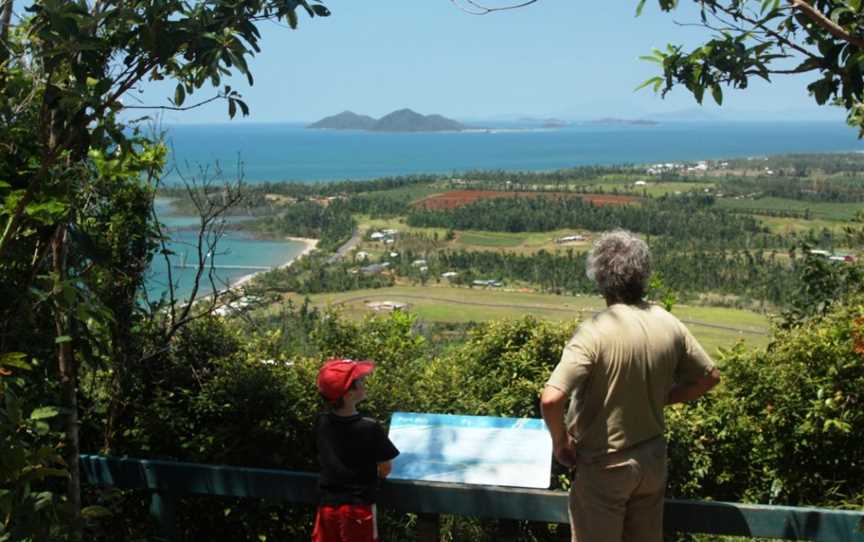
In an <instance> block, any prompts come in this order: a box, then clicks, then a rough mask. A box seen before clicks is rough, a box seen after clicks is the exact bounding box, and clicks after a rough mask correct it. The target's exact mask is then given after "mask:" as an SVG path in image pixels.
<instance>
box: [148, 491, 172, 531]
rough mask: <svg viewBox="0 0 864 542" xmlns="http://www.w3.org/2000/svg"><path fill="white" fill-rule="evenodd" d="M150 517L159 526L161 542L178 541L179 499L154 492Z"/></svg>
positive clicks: (151, 496) (151, 495) (151, 498)
mask: <svg viewBox="0 0 864 542" xmlns="http://www.w3.org/2000/svg"><path fill="white" fill-rule="evenodd" d="M150 517H152V518H153V520H154V521H156V523H157V524H158V525H159V536H158V538H157V540H159V542H176V541H177V497H176V496H175V495H172V494H170V493H159V492H156V491H154V492H153V493H151V494H150Z"/></svg>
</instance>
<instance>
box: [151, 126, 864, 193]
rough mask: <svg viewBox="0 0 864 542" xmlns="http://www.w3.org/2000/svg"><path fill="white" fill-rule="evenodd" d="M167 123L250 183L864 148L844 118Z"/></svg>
mask: <svg viewBox="0 0 864 542" xmlns="http://www.w3.org/2000/svg"><path fill="white" fill-rule="evenodd" d="M167 130H168V136H169V140H170V142H171V144H172V146H173V149H174V159H175V162H176V163H177V164H179V166H180V168H181V170H183V171H186V172H187V173H188V172H189V171H190V169H192V170H194V169H195V168H197V166H199V165H212V164H214V163H216V162H217V161H218V162H219V163H220V164H221V165H222V167H223V168H224V169H225V170H226V171H227V172H231V174H232V175H233V173H234V172H235V170H236V165H237V162H238V159H239V160H241V161H242V162H243V165H244V168H243V169H244V171H245V179H246V180H247V181H248V182H260V181H281V180H306V181H320V180H342V179H371V178H375V177H381V176H388V175H403V174H409V173H450V172H458V171H465V170H470V169H507V170H551V169H558V168H565V167H572V166H577V165H585V164H623V163H649V162H668V161H672V160H703V159H713V158H735V157H744V156H758V155H766V154H782V153H790V152H831V151H852V150H864V143H862V142H861V141H859V140H858V139H857V133H856V131H855V130H852V129H850V128H849V127H847V126H846V125H844V124H843V123H840V122H787V123H777V122H775V123H766V122H752V123H747V122H738V123H720V122H713V123H662V124H659V125H656V126H633V125H580V126H570V127H567V128H564V129H560V130H537V131H497V132H495V131H493V132H492V133H485V132H482V133H477V132H469V133H465V132H463V133H455V132H448V133H415V134H394V133H373V132H360V131H347V132H336V131H319V130H306V129H304V128H303V127H302V126H301V125H296V124H218V125H177V126H169V127H167ZM167 180H168V181H169V182H176V181H177V180H178V177H177V175H176V174H173V175H169V177H168V178H167Z"/></svg>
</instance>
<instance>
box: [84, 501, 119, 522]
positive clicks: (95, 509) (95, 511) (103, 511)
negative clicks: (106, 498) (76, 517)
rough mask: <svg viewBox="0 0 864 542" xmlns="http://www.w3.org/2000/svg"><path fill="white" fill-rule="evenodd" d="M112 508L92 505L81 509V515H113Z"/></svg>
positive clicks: (96, 517)
mask: <svg viewBox="0 0 864 542" xmlns="http://www.w3.org/2000/svg"><path fill="white" fill-rule="evenodd" d="M111 515H112V513H111V510H108V509H107V508H105V507H104V506H98V505H95V504H94V505H91V506H87V507H86V508H83V509H82V510H81V517H82V518H84V519H100V518H105V517H108V516H111Z"/></svg>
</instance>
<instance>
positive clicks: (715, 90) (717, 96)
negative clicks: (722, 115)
mask: <svg viewBox="0 0 864 542" xmlns="http://www.w3.org/2000/svg"><path fill="white" fill-rule="evenodd" d="M711 95H712V96H714V101H715V102H717V105H723V90H722V89H721V88H720V85H718V84H716V83H715V84H713V85H711Z"/></svg>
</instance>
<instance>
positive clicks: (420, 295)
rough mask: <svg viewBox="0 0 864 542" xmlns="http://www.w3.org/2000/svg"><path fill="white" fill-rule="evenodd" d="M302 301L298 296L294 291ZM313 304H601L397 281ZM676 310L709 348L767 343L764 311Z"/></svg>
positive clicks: (514, 311)
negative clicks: (736, 344)
mask: <svg viewBox="0 0 864 542" xmlns="http://www.w3.org/2000/svg"><path fill="white" fill-rule="evenodd" d="M292 297H293V298H294V299H295V301H300V299H299V296H292ZM309 297H310V300H311V301H312V303H313V304H314V305H315V306H318V307H325V306H336V307H339V309H340V310H341V311H343V312H344V314H345V315H346V316H349V317H352V318H361V317H363V316H365V315H368V314H372V313H373V311H372V310H371V309H370V308H369V307H368V306H367V303H370V302H375V301H396V302H401V303H407V304H408V310H409V311H410V312H412V313H414V314H416V315H417V316H418V317H419V318H420V319H422V320H426V321H432V322H449V323H465V322H482V321H486V320H499V319H512V318H520V317H522V316H525V315H527V314H530V315H533V316H536V317H538V318H546V319H550V320H556V321H566V320H573V321H574V324H575V321H576V320H577V319H579V318H582V317H585V316H586V315H588V314H591V313H592V312H594V311H597V310H601V309H602V308H603V306H604V305H603V301H602V299H601V298H600V297H598V296H558V295H552V294H542V293H534V292H517V291H507V290H496V289H472V288H465V287H461V288H456V287H449V286H426V287H421V286H396V287H393V288H381V289H375V290H358V291H353V292H342V293H335V294H319V295H312V296H309ZM673 312H674V314H675V315H677V316H678V317H679V318H681V319H682V320H684V321H685V322H686V323H687V325H688V326H689V327H690V329H691V330H692V331H693V334H694V335H696V337H697V338H698V339H699V340H700V341H701V342H702V344H703V346H704V347H705V348H706V350H708V352H710V353H714V352H716V350H717V348H719V347H727V348H728V347H731V346H732V345H734V344H735V343H736V342H737V341H739V340H743V341H744V342H745V344H746V345H747V346H750V347H761V346H765V345H766V344H767V343H768V339H769V337H768V331H769V323H768V320H767V318H766V317H765V316H763V315H760V314H757V313H754V312H750V311H745V310H739V309H730V308H720V307H692V306H686V305H678V306H676V307H675V308H674V309H673Z"/></svg>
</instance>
